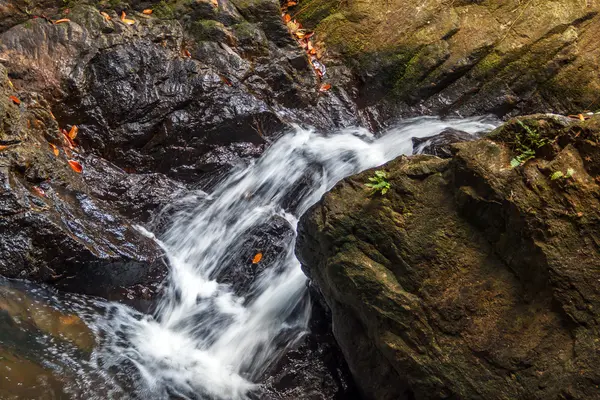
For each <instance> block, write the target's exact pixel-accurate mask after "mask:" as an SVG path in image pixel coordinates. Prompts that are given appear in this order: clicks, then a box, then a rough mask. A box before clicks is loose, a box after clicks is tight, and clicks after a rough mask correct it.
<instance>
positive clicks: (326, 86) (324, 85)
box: [319, 83, 331, 92]
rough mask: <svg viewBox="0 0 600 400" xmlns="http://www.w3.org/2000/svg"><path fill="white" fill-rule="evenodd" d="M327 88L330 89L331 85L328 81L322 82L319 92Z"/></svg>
mask: <svg viewBox="0 0 600 400" xmlns="http://www.w3.org/2000/svg"><path fill="white" fill-rule="evenodd" d="M329 89H331V85H330V84H329V83H324V84H322V85H321V87H320V88H319V92H326V91H328V90H329Z"/></svg>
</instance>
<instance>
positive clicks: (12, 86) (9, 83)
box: [8, 79, 15, 89]
mask: <svg viewBox="0 0 600 400" xmlns="http://www.w3.org/2000/svg"><path fill="white" fill-rule="evenodd" d="M8 86H10V87H11V88H13V89H14V88H15V85H13V83H12V81H11V80H10V79H9V80H8Z"/></svg>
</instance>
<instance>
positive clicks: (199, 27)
mask: <svg viewBox="0 0 600 400" xmlns="http://www.w3.org/2000/svg"><path fill="white" fill-rule="evenodd" d="M190 31H191V33H192V34H193V35H194V38H195V39H196V40H197V41H199V42H202V41H214V42H222V41H224V40H225V39H226V37H227V33H226V32H225V26H224V25H223V24H222V23H220V22H218V21H214V20H210V19H208V20H200V21H196V22H194V23H193V25H192V27H191V29H190Z"/></svg>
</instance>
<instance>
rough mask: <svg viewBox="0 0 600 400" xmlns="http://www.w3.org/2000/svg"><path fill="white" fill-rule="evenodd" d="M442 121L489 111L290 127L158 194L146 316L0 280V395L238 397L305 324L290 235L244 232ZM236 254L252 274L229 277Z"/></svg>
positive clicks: (302, 204) (291, 215)
mask: <svg viewBox="0 0 600 400" xmlns="http://www.w3.org/2000/svg"><path fill="white" fill-rule="evenodd" d="M448 127H451V128H454V129H459V130H463V131H467V132H470V133H475V132H481V131H488V130H490V129H491V128H493V127H494V122H493V121H490V120H488V119H483V118H473V119H456V120H447V121H442V120H440V119H438V118H433V117H423V118H417V119H412V120H408V121H405V122H403V123H401V124H399V125H397V126H395V127H394V128H393V129H389V130H388V131H386V132H385V133H384V134H383V135H382V136H380V137H378V138H375V137H373V136H372V135H371V134H370V133H369V132H368V131H366V130H364V129H360V128H354V129H346V130H343V131H340V132H337V133H335V134H329V135H322V134H317V133H314V132H313V131H311V130H306V129H302V128H299V127H297V128H295V130H294V131H293V132H291V133H288V134H286V135H284V136H283V137H282V138H281V139H279V140H278V141H277V142H275V143H274V144H273V145H272V146H271V147H270V148H269V149H268V150H267V151H266V152H265V153H264V154H263V155H262V157H260V158H259V159H257V160H255V161H254V162H253V163H251V164H250V165H248V166H246V167H244V168H240V169H238V170H235V171H233V172H232V173H231V174H230V176H229V177H228V178H227V179H226V180H224V181H223V182H222V183H220V184H219V185H218V186H217V187H216V188H215V189H214V190H213V192H212V193H211V194H209V195H201V196H197V195H196V196H190V197H188V198H184V199H181V200H180V201H179V202H178V203H177V204H174V205H171V206H170V213H169V215H171V217H170V218H171V221H170V225H169V226H170V228H168V230H167V231H166V233H165V234H164V235H162V237H161V238H160V240H161V242H160V243H161V245H162V246H163V248H164V249H165V253H166V256H167V258H168V261H169V265H170V267H171V270H170V274H169V277H168V280H167V282H165V290H164V295H163V297H162V299H161V300H160V301H159V302H158V304H157V306H156V310H155V312H154V313H153V314H152V315H150V314H143V313H141V312H138V311H135V310H134V309H132V308H130V307H128V306H126V305H123V304H119V303H110V302H106V301H103V300H99V299H94V298H87V297H85V296H78V295H72V294H60V293H57V292H55V291H53V290H51V289H49V288H46V287H43V286H39V285H33V284H29V283H27V282H19V281H8V280H5V281H1V282H0V319H1V321H0V323H1V324H3V328H0V371H2V372H0V398H44V399H45V398H48V399H54V398H57V399H58V398H77V399H79V398H85V399H113V398H114V399H129V398H135V399H168V398H177V399H223V400H237V399H246V398H249V396H252V394H253V393H254V394H255V393H257V390H258V389H259V388H258V386H257V384H256V383H255V382H257V381H258V380H259V379H260V378H261V377H262V376H263V375H264V374H265V372H267V371H268V368H269V366H271V365H272V363H273V361H275V360H277V359H279V358H280V357H281V356H282V355H283V354H284V353H285V352H286V350H287V349H288V348H289V347H290V346H294V345H296V344H297V343H298V341H299V340H300V339H301V338H302V336H303V335H305V334H306V329H307V323H308V319H309V317H310V315H309V314H310V313H309V311H310V301H309V299H308V295H307V290H306V278H305V276H304V275H303V273H302V271H301V269H300V264H299V262H298V261H297V260H296V258H295V256H294V242H295V236H294V235H293V234H291V235H288V236H286V237H284V238H283V239H282V240H283V245H282V246H281V249H283V250H280V251H278V252H275V253H276V254H270V253H264V254H262V257H263V258H262V260H260V261H259V262H258V263H255V264H252V257H251V256H250V258H249V259H247V257H246V256H244V257H245V258H244V259H240V255H241V254H244V255H245V254H246V253H248V240H247V239H248V236H249V234H250V232H253V231H255V230H256V229H260V227H262V226H264V225H265V224H268V223H269V221H273V220H274V219H278V220H280V221H281V220H283V221H285V224H288V225H289V227H290V231H295V228H296V224H297V222H298V218H299V217H300V216H301V215H302V214H303V213H304V212H306V210H307V209H308V208H309V207H310V206H311V205H313V204H314V203H316V202H317V201H318V200H319V199H320V197H321V196H322V195H323V194H324V193H325V192H326V191H327V190H328V189H330V188H331V187H332V186H333V185H334V184H335V183H336V182H338V181H339V180H341V179H343V178H344V177H346V176H348V175H351V174H354V173H357V172H359V171H362V170H365V169H368V168H372V167H376V166H378V165H381V164H383V163H385V162H386V161H389V160H391V159H393V158H395V157H397V156H398V155H400V154H410V153H411V151H412V142H411V138H412V137H426V136H430V135H434V134H437V133H439V132H441V131H442V130H443V129H445V128H448ZM280 239H281V238H280ZM157 240H158V239H157ZM251 250H252V251H253V252H254V251H256V252H258V251H260V250H261V249H251ZM240 264H244V266H245V268H250V269H252V268H254V269H256V271H255V272H256V275H255V276H254V277H253V279H252V280H251V281H250V282H248V285H246V287H245V288H243V289H239V288H238V289H236V288H234V287H233V285H232V284H231V281H232V280H235V279H236V274H237V272H236V271H239V270H240V269H239V267H240ZM262 266H267V268H261V267H262ZM239 279H247V278H245V275H244V276H243V275H240V277H239ZM226 282H229V283H226ZM15 369H17V370H20V371H21V372H20V373H16V372H14V371H15ZM7 371H12V372H7ZM15 393H16V397H10V395H15ZM28 396H29V397H28ZM255 396H256V395H255Z"/></svg>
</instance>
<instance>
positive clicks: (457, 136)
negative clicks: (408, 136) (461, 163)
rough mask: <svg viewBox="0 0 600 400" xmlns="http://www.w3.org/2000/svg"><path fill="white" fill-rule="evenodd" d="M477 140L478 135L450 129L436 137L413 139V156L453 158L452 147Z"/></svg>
mask: <svg viewBox="0 0 600 400" xmlns="http://www.w3.org/2000/svg"><path fill="white" fill-rule="evenodd" d="M475 139H477V135H472V134H470V133H468V132H464V131H459V130H456V129H452V128H448V129H444V131H442V132H440V133H439V134H438V135H435V136H428V137H424V138H416V137H414V138H412V142H413V154H430V155H432V156H438V157H440V158H450V157H452V149H451V147H452V146H451V145H452V144H454V143H460V142H467V141H470V140H475Z"/></svg>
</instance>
